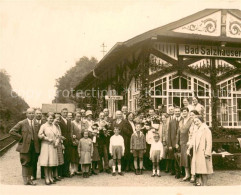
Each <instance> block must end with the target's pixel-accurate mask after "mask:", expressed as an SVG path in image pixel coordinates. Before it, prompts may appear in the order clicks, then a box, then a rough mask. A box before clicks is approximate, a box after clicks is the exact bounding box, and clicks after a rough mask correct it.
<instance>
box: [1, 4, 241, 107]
mask: <svg viewBox="0 0 241 195" xmlns="http://www.w3.org/2000/svg"><path fill="white" fill-rule="evenodd" d="M206 8H235V9H241V0H232V1H227V0H208V1H201V0H196V1H195V0H190V1H187V0H183V1H182V0H178V1H173V0H168V1H167V0H166V1H165V0H146V1H140V0H138V1H134V0H122V1H118V0H101V1H92V0H88V1H82V0H78V1H77V0H75V1H71V0H68V1H63V0H62V1H60V0H59V1H50V0H48V1H47V0H46V1H23V0H19V1H11V0H8V1H5V0H0V68H1V69H2V68H3V69H5V70H6V71H7V72H8V73H9V75H10V76H11V84H12V87H13V89H14V90H15V91H17V92H18V93H19V94H20V95H21V96H22V97H23V98H24V99H25V100H26V102H27V103H28V104H29V105H30V106H34V107H41V105H42V103H51V101H52V99H53V98H54V91H55V87H54V85H55V80H56V79H57V78H59V77H61V76H62V75H63V74H64V73H65V72H66V71H67V70H68V69H69V68H71V67H72V66H74V65H75V62H76V61H77V60H78V59H79V58H81V57H82V56H87V57H92V56H93V57H96V58H97V59H98V60H100V59H101V58H102V56H103V55H102V53H101V52H100V51H101V47H100V45H101V44H102V43H103V42H104V43H105V44H106V45H107V51H108V50H110V49H111V47H112V46H113V45H114V44H115V43H116V42H122V41H126V40H128V39H130V38H132V37H134V36H136V35H138V34H141V33H143V32H145V31H148V30H151V29H153V28H156V27H159V26H162V25H164V24H167V23H169V22H173V21H175V20H178V19H181V18H183V17H185V16H188V15H190V14H193V13H195V12H198V11H200V10H203V9H206Z"/></svg>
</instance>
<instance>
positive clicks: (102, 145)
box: [97, 112, 112, 174]
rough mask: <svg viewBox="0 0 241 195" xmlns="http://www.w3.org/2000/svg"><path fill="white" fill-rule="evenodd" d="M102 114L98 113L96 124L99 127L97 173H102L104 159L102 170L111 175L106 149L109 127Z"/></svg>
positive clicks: (108, 140) (108, 139)
mask: <svg viewBox="0 0 241 195" xmlns="http://www.w3.org/2000/svg"><path fill="white" fill-rule="evenodd" d="M105 116H106V115H105V114H104V112H100V114H99V119H98V121H97V124H98V125H99V143H98V150H99V155H100V161H99V171H100V172H103V159H104V169H105V172H106V173H108V174H109V173H111V171H110V169H109V158H108V148H109V143H110V135H111V134H112V132H110V126H109V123H108V122H107V121H106V119H105Z"/></svg>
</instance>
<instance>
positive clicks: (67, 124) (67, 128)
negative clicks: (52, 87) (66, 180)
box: [59, 108, 72, 177]
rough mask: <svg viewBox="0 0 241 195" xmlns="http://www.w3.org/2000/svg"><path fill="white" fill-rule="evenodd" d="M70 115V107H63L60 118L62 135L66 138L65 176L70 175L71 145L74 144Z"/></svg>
mask: <svg viewBox="0 0 241 195" xmlns="http://www.w3.org/2000/svg"><path fill="white" fill-rule="evenodd" d="M67 116H68V109H67V108H63V109H62V110H61V118H60V123H59V126H60V129H61V134H62V136H64V137H65V140H64V141H63V144H64V147H65V150H64V165H63V175H60V176H63V177H70V170H69V166H70V155H71V145H72V139H71V121H70V120H68V119H67Z"/></svg>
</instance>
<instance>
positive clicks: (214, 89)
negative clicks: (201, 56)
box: [210, 58, 218, 130]
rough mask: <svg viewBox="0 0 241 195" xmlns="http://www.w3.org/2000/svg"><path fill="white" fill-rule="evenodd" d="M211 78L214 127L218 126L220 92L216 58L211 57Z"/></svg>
mask: <svg viewBox="0 0 241 195" xmlns="http://www.w3.org/2000/svg"><path fill="white" fill-rule="evenodd" d="M210 62H211V64H210V80H211V107H212V128H213V129H215V130H216V129H217V128H218V121H217V106H218V93H217V70H216V64H215V58H211V59H210Z"/></svg>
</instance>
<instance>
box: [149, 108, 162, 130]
mask: <svg viewBox="0 0 241 195" xmlns="http://www.w3.org/2000/svg"><path fill="white" fill-rule="evenodd" d="M148 115H149V117H148V120H149V121H150V122H151V126H152V127H153V128H155V129H156V130H158V129H159V124H160V119H159V118H158V116H157V115H156V113H155V110H154V109H153V108H150V109H149V111H148Z"/></svg>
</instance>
